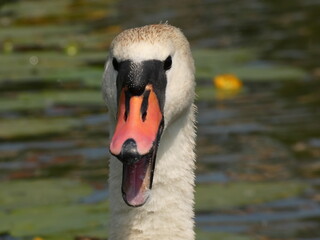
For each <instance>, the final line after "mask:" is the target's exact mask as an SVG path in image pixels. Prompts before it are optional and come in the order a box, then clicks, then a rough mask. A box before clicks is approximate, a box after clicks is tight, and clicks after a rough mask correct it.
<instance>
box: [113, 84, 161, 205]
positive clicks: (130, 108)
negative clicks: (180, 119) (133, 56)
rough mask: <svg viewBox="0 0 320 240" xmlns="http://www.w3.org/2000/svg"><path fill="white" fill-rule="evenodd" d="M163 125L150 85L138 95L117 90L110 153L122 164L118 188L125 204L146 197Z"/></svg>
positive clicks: (124, 89)
mask: <svg viewBox="0 0 320 240" xmlns="http://www.w3.org/2000/svg"><path fill="white" fill-rule="evenodd" d="M163 126H164V119H163V114H162V112H161V108H160V104H159V101H158V98H157V95H156V93H155V91H154V89H153V86H152V85H151V84H148V85H146V87H145V89H144V91H143V93H142V94H141V95H139V96H137V95H132V94H131V93H130V91H128V88H127V87H123V88H122V89H121V92H120V97H119V104H118V116H117V124H116V128H115V132H114V135H113V137H112V140H111V144H110V152H111V154H112V155H114V156H116V157H117V158H118V159H119V160H120V161H121V162H122V163H123V173H122V187H121V189H122V196H123V199H124V201H125V202H126V203H127V204H128V205H129V206H133V207H138V206H142V205H143V204H144V203H145V202H146V201H147V199H148V197H149V192H150V191H149V190H150V189H151V188H152V181H153V173H154V167H155V160H156V154H157V148H158V144H159V140H160V137H161V134H162V130H163Z"/></svg>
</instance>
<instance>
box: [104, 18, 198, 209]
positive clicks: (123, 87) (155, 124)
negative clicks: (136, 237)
mask: <svg viewBox="0 0 320 240" xmlns="http://www.w3.org/2000/svg"><path fill="white" fill-rule="evenodd" d="M194 85H195V83H194V63H193V59H192V55H191V51H190V47H189V43H188V41H187V39H186V38H185V36H184V35H183V33H182V32H181V31H180V30H179V29H178V28H176V27H173V26H171V25H168V24H156V25H147V26H144V27H140V28H133V29H128V30H125V31H124V32H122V33H120V34H119V35H118V36H116V37H115V39H114V40H113V41H112V43H111V48H110V52H109V56H108V59H107V62H106V65H105V73H104V81H103V93H104V99H105V101H106V103H107V106H108V109H109V113H110V115H111V118H112V122H113V132H112V133H111V134H113V135H112V137H111V143H110V152H111V154H112V155H114V156H116V157H117V158H118V159H119V160H120V161H121V162H122V164H123V170H122V187H121V191H122V196H123V199H124V201H125V202H126V203H127V204H128V205H129V206H133V207H138V206H142V205H143V204H145V202H146V201H147V199H148V197H149V195H150V192H151V188H152V182H153V176H154V174H156V158H157V149H158V146H159V144H161V141H162V140H165V139H161V136H162V135H163V133H164V132H165V131H166V129H167V128H168V126H170V124H171V123H172V122H173V121H175V119H177V118H179V116H181V115H182V113H183V112H185V111H186V110H187V109H189V108H190V106H191V105H192V103H193V99H194Z"/></svg>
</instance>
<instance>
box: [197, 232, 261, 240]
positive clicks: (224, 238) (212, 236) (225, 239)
mask: <svg viewBox="0 0 320 240" xmlns="http://www.w3.org/2000/svg"><path fill="white" fill-rule="evenodd" d="M216 239H219V240H254V239H256V238H253V237H249V236H244V235H240V234H231V233H223V232H205V231H201V230H196V240H216Z"/></svg>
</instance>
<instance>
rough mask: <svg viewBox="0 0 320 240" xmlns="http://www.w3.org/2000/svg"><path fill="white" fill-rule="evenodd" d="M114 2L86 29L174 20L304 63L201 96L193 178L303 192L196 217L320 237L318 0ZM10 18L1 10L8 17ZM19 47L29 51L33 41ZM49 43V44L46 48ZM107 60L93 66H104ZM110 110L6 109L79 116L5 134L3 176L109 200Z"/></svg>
mask: <svg viewBox="0 0 320 240" xmlns="http://www.w3.org/2000/svg"><path fill="white" fill-rule="evenodd" d="M89 5H90V4H89ZM114 8H115V9H116V11H115V12H114V13H113V14H112V15H111V16H110V17H107V18H105V17H102V18H99V19H94V20H88V21H86V22H85V23H83V24H84V25H86V30H85V31H86V33H88V32H89V33H90V31H92V32H93V33H95V31H99V30H101V29H102V28H104V27H105V26H109V25H110V26H112V25H120V26H121V28H127V27H133V26H137V25H144V24H149V23H154V22H160V21H162V22H163V21H167V20H168V21H169V23H171V24H173V25H177V26H179V27H180V28H182V29H183V31H184V32H185V34H186V35H187V36H188V38H189V39H190V42H191V44H192V47H193V48H195V49H199V48H218V49H226V48H239V47H253V48H255V49H257V50H258V52H259V59H257V61H256V62H260V63H261V62H262V63H263V62H266V61H267V62H268V63H269V62H270V63H272V64H277V63H282V64H287V65H291V66H294V67H301V68H303V69H304V70H306V72H307V76H306V78H305V79H301V80H300V81H288V82H280V81H273V82H255V81H252V82H245V84H244V91H243V92H242V93H241V94H239V95H236V96H234V97H232V98H226V99H217V98H214V97H213V98H212V99H211V100H202V99H201V98H200V99H199V100H198V101H197V105H198V108H199V116H198V147H197V154H198V163H197V164H198V168H197V183H199V184H206V183H212V182H213V183H217V184H232V183H235V182H240V181H244V182H275V183H277V181H296V182H299V183H303V184H305V185H306V186H307V187H306V189H305V191H304V192H303V194H301V195H299V196H294V197H290V198H285V199H282V200H275V201H271V202H267V203H264V204H250V205H247V206H241V207H235V208H229V209H213V210H212V211H207V212H198V213H197V217H196V221H197V226H198V227H199V228H200V229H202V230H203V231H208V232H229V233H241V234H246V235H250V236H254V237H256V236H258V238H259V239H279V238H283V239H305V240H307V239H308V240H311V239H320V230H319V229H320V220H319V219H320V206H319V202H320V195H319V190H320V165H319V160H320V82H319V79H320V61H318V59H320V44H319V43H320V21H319V19H320V18H319V12H320V1H317V0H306V1H302V0H293V1H288V0H285V1H275V0H243V1H234V0H206V1H200V0H187V1H155V2H154V1H147V0H136V1H129V0H122V1H119V2H117V3H116V6H115V7H114ZM0 16H1V15H0ZM5 17H6V16H5ZM5 17H4V16H1V19H2V21H4V20H3V19H5ZM49 20H50V19H49ZM49 20H48V21H49ZM78 21H79V20H78ZM18 23H19V22H18ZM20 24H22V23H21V22H20ZM22 25H23V24H22ZM0 41H1V39H0ZM42 47H43V46H42ZM99 47H101V46H99ZM106 47H107V46H105V45H102V47H101V48H103V49H105V48H106ZM19 49H20V50H21V49H22V50H23V49H24V51H26V52H28V51H29V50H30V49H31V50H32V51H33V50H34V49H35V48H34V46H33V47H32V48H28V47H25V46H24V48H23V47H20V48H18V50H19ZM28 49H29V50H28ZM53 49H55V48H53ZM38 50H39V49H38ZM48 50H52V45H50V46H49V47H47V48H46V47H44V48H43V49H42V51H48ZM89 50H90V49H89ZM89 50H88V49H87V51H89ZM91 50H92V49H91ZM93 50H94V51H96V50H97V49H96V46H95V47H93ZM103 60H104V59H102V58H97V59H95V60H94V61H93V60H91V61H88V62H87V63H88V65H94V66H95V67H97V68H100V69H99V71H101V72H102V65H103ZM0 81H1V79H0ZM76 81H77V79H75V80H74V82H76ZM74 82H73V84H74V85H71V86H70V85H69V86H67V87H66V88H67V89H70V88H73V87H74V88H75V89H78V88H79V89H80V88H81V84H79V86H78V85H77V84H76V83H74ZM1 84H2V85H0V86H1V88H0V90H1V92H3V93H4V94H6V95H5V96H10V95H12V93H14V92H15V91H17V92H21V91H35V90H39V85H37V81H35V82H34V83H33V85H35V86H34V88H33V87H32V86H30V85H28V86H26V84H25V83H23V84H22V85H21V84H20V85H19V84H17V85H16V84H15V83H13V84H12V85H11V84H9V85H7V84H3V83H2V82H1ZM199 85H201V86H202V85H203V86H205V87H208V88H209V87H212V86H211V85H212V83H211V80H210V79H200V81H199ZM59 87H60V83H58V82H55V83H54V84H48V85H46V84H44V83H43V85H41V90H45V89H51V90H52V89H59ZM92 88H94V87H92ZM95 88H96V89H98V88H99V86H98V87H95ZM105 112H106V111H105V109H104V106H103V105H102V104H100V105H99V104H96V105H94V104H93V105H90V106H89V107H88V106H85V107H84V106H79V105H78V106H77V105H72V104H69V105H68V104H65V105H63V104H62V106H58V107H57V106H51V105H49V106H48V107H47V108H46V110H45V111H43V112H41V111H34V112H32V111H30V112H18V113H17V112H15V111H8V112H2V113H1V117H2V118H4V119H6V118H8V119H11V118H13V119H15V118H19V117H26V116H31V115H32V116H36V117H43V116H47V117H56V116H64V117H66V116H75V117H76V118H77V121H78V122H79V123H78V124H77V127H76V128H73V129H72V130H69V131H68V133H67V134H58V135H48V136H47V135H41V136H40V137H38V138H28V137H27V138H16V139H9V140H8V139H1V142H0V174H1V175H0V178H1V179H2V180H8V179H9V180H16V179H32V178H48V177H67V178H77V179H81V180H83V181H86V182H89V183H90V184H91V185H92V186H93V187H94V188H95V192H94V193H93V194H92V195H89V196H88V197H85V198H83V199H82V202H84V203H97V202H100V201H103V200H104V199H105V198H106V197H107V195H108V192H107V190H106V189H105V182H106V176H107V174H108V170H107V168H106V166H107V160H106V159H107V157H108V151H107V148H106V146H107V144H108V142H107V140H106V139H107V133H106V129H107V124H108V116H107V114H106V113H105ZM283 191H284V192H285V191H286V189H283ZM235 197H236V196H235Z"/></svg>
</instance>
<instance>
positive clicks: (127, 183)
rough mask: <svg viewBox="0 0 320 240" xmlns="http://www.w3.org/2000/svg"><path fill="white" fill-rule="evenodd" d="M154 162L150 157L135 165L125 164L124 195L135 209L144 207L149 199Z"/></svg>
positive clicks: (145, 157)
mask: <svg viewBox="0 0 320 240" xmlns="http://www.w3.org/2000/svg"><path fill="white" fill-rule="evenodd" d="M152 168H153V167H152V160H151V158H150V157H148V156H144V157H142V159H141V160H139V161H138V162H136V163H134V164H123V175H122V195H123V199H124V200H125V202H126V203H127V204H128V205H130V206H133V207H138V206H142V205H143V204H144V203H145V202H146V201H147V199H148V197H149V190H150V188H151V184H152V172H153V169H152Z"/></svg>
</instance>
